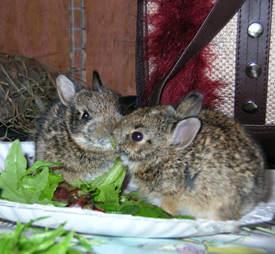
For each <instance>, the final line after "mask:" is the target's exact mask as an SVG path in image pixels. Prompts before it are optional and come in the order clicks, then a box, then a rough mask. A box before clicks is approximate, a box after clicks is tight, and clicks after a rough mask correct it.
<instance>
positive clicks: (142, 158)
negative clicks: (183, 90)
mask: <svg viewBox="0 0 275 254" xmlns="http://www.w3.org/2000/svg"><path fill="white" fill-rule="evenodd" d="M194 98H195V101H196V100H197V101H198V102H197V103H198V104H200V103H201V101H202V99H200V97H196V96H195V97H194V96H190V97H188V98H187V99H185V100H184V101H183V102H182V103H181V104H180V105H179V106H178V109H177V110H175V109H174V108H172V107H171V106H168V105H161V106H155V107H147V108H140V109H138V110H136V111H135V112H133V113H131V114H130V115H127V116H125V117H123V119H122V120H121V122H120V125H119V126H118V128H116V130H115V132H114V138H115V141H116V143H117V148H118V151H119V153H120V155H121V158H122V160H123V162H124V164H125V165H127V166H128V168H129V171H130V173H131V174H132V175H133V176H134V182H135V183H136V184H137V186H138V187H139V191H140V193H141V194H142V195H143V196H144V197H145V198H146V199H147V200H148V201H149V202H151V203H152V204H155V205H159V206H161V207H162V208H163V209H164V210H166V211H167V212H169V213H171V214H185V215H191V216H195V217H197V218H205V219H216V220H237V219H239V218H240V217H241V216H242V215H243V214H244V213H245V212H247V211H248V210H249V209H251V208H253V207H254V205H255V204H256V203H257V202H259V200H260V198H261V197H262V195H263V193H264V189H265V180H264V175H265V169H264V159H263V156H262V153H261V151H260V149H259V148H258V146H257V144H256V143H255V142H254V140H253V139H252V138H251V137H250V136H249V135H248V134H247V133H246V131H245V129H244V128H243V127H242V126H241V125H240V124H238V123H236V122H235V121H234V120H233V119H231V118H228V117H227V116H225V115H223V114H221V113H218V112H215V111H210V110H202V111H201V112H200V107H197V109H196V110H195V111H197V117H198V119H199V120H200V122H201V128H200V130H199V132H198V133H197V134H196V137H195V139H194V140H193V141H192V142H191V144H189V145H188V146H187V147H184V148H183V147H182V144H177V143H173V141H172V136H173V135H174V134H173V133H174V130H175V128H176V126H177V125H178V123H179V122H180V121H182V119H185V118H186V119H188V118H194V115H196V114H195V113H194V110H192V109H190V108H189V107H192V108H193V107H194V103H193V102H194V101H192V103H190V100H194ZM199 112H200V113H199ZM134 131H139V132H140V133H142V134H143V140H141V141H139V142H137V141H135V140H133V139H132V138H131V134H132V133H133V132H134Z"/></svg>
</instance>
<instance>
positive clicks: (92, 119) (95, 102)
mask: <svg viewBox="0 0 275 254" xmlns="http://www.w3.org/2000/svg"><path fill="white" fill-rule="evenodd" d="M56 84H57V91H58V95H59V98H60V101H61V102H62V103H63V105H64V106H65V107H67V108H68V110H66V116H65V118H66V122H65V124H66V125H67V126H66V127H67V129H68V131H69V132H70V137H71V138H72V139H73V141H74V142H75V143H76V144H78V145H79V146H80V147H81V148H82V149H83V150H100V151H102V150H109V149H112V145H111V142H110V135H111V134H112V133H113V130H114V126H115V125H116V123H117V122H118V121H119V119H120V118H121V115H120V114H119V113H118V110H117V109H118V108H119V102H118V99H119V95H117V94H116V93H114V92H113V91H111V90H108V89H106V88H105V87H104V85H103V84H102V82H101V79H100V77H99V75H98V73H97V72H94V75H93V87H92V89H84V88H82V89H81V88H79V86H78V85H77V84H76V83H75V82H74V81H72V80H71V79H69V78H68V77H66V76H65V75H59V76H58V77H57V80H56Z"/></svg>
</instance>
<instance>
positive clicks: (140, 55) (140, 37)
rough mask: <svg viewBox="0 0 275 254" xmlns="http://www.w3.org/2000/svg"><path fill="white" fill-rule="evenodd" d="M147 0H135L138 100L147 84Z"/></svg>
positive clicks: (140, 98)
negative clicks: (145, 39)
mask: <svg viewBox="0 0 275 254" xmlns="http://www.w3.org/2000/svg"><path fill="white" fill-rule="evenodd" d="M146 16H147V0H138V1H137V31H136V88H137V98H138V102H141V100H142V91H143V90H144V88H145V86H146V85H147V84H148V73H149V70H148V62H147V61H146V60H145V59H144V53H145V52H146V46H147V44H146V43H145V42H144V38H145V37H146V35H147V23H146Z"/></svg>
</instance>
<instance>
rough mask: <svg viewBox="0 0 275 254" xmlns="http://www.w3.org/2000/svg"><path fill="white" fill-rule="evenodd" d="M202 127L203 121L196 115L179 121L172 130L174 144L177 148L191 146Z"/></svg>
mask: <svg viewBox="0 0 275 254" xmlns="http://www.w3.org/2000/svg"><path fill="white" fill-rule="evenodd" d="M200 127H201V122H200V120H199V119H198V118H195V117H192V118H187V119H184V120H182V121H180V122H178V123H177V125H176V127H175V129H174V130H173V132H172V145H176V148H177V149H184V148H185V147H187V146H189V145H190V144H191V143H192V141H193V140H194V139H195V137H196V136H197V134H198V132H199V130H200Z"/></svg>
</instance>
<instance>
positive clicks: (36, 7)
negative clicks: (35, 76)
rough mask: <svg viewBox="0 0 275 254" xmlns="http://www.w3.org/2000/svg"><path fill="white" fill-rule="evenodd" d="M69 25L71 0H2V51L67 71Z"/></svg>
mask: <svg viewBox="0 0 275 254" xmlns="http://www.w3.org/2000/svg"><path fill="white" fill-rule="evenodd" d="M68 27H69V21H68V0H59V1H56V0H47V1H43V0H1V8H0V42H1V43H0V51H1V52H4V53H8V54H14V55H22V56H26V57H34V58H36V59H38V60H39V61H41V62H43V63H45V64H49V65H51V66H53V67H55V68H58V69H60V70H61V71H63V72H64V71H67V68H68V61H69V56H68V52H69V49H68V46H69V43H68Z"/></svg>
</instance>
